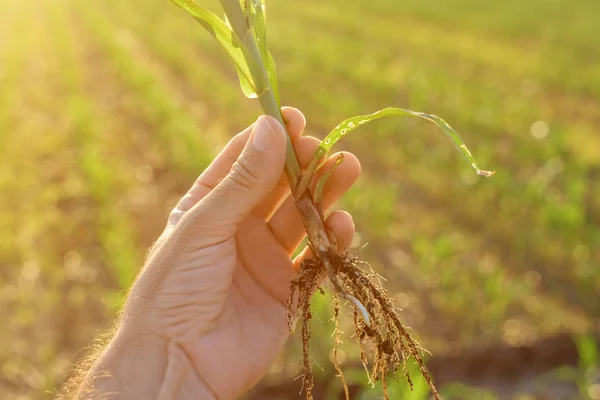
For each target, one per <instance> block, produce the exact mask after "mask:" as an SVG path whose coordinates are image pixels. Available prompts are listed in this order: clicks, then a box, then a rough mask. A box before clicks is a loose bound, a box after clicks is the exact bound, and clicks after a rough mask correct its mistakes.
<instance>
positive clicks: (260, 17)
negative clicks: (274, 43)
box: [248, 0, 279, 104]
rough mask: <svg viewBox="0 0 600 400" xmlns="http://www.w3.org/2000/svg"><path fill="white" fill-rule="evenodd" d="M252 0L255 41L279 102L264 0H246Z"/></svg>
mask: <svg viewBox="0 0 600 400" xmlns="http://www.w3.org/2000/svg"><path fill="white" fill-rule="evenodd" d="M248 1H252V2H253V8H254V10H255V12H256V17H255V19H254V26H253V27H252V29H253V31H254V35H255V37H256V41H257V42H258V50H259V51H260V58H262V60H263V64H264V66H265V71H267V78H268V79H269V84H270V85H271V89H272V90H273V95H274V96H275V99H276V100H277V103H278V104H279V85H278V83H277V69H276V68H275V60H273V56H272V55H271V52H270V51H269V49H268V47H267V18H266V14H265V2H264V0H248Z"/></svg>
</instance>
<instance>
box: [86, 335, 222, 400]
mask: <svg viewBox="0 0 600 400" xmlns="http://www.w3.org/2000/svg"><path fill="white" fill-rule="evenodd" d="M75 398H76V399H78V400H87V399H90V400H91V399H94V400H96V399H111V400H112V399H157V400H163V399H164V400H167V399H169V400H170V399H182V400H183V399H209V400H212V399H215V398H216V396H214V395H213V394H212V393H211V391H210V390H209V389H208V388H207V386H206V385H205V384H204V383H203V382H202V380H201V378H200V377H199V376H198V375H197V373H196V371H195V370H194V368H193V366H192V364H191V362H190V360H189V359H188V357H187V356H186V354H185V352H184V351H183V350H182V349H181V348H180V347H179V346H178V345H177V344H175V343H166V341H164V340H163V339H160V338H158V337H156V336H153V335H137V336H132V335H126V334H123V333H117V335H116V336H115V337H114V338H113V340H112V341H111V342H110V343H109V344H108V346H107V347H106V348H105V350H104V351H103V352H102V354H101V355H100V357H99V358H98V359H97V360H96V362H95V363H94V364H93V365H92V367H91V369H90V370H89V372H88V373H87V374H86V375H85V377H84V379H83V381H82V384H81V386H80V388H79V391H78V393H77V394H76V396H75Z"/></svg>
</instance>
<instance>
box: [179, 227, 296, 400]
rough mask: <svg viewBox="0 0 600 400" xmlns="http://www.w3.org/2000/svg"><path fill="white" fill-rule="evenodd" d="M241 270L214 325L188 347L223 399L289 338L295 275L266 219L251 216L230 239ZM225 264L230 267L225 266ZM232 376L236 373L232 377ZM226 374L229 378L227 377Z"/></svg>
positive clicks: (262, 368)
mask: <svg viewBox="0 0 600 400" xmlns="http://www.w3.org/2000/svg"><path fill="white" fill-rule="evenodd" d="M228 247H229V248H228V249H227V250H226V251H227V253H228V254H230V257H227V259H228V261H226V262H232V263H235V272H234V274H233V279H232V281H231V282H230V284H229V286H227V284H225V285H224V286H223V287H222V288H220V290H224V291H226V292H227V295H226V297H225V301H224V303H223V304H215V305H214V306H215V307H216V308H220V309H222V311H221V312H220V313H219V316H218V318H217V320H216V321H215V325H214V329H212V330H211V331H210V332H209V333H207V334H206V335H203V336H202V337H200V338H199V339H198V340H197V341H195V342H194V343H192V344H191V345H190V347H191V348H189V349H186V350H187V351H188V352H189V354H190V355H191V358H192V362H193V363H194V366H195V368H196V369H197V370H198V372H199V373H200V375H201V376H202V377H203V378H204V379H205V380H206V381H207V383H208V384H209V385H210V386H211V388H212V389H213V390H214V391H215V392H217V393H219V394H220V395H221V396H222V397H223V398H232V397H235V396H237V395H239V394H240V393H241V392H243V391H244V390H245V389H246V388H248V387H251V386H252V385H254V384H255V383H256V382H257V381H258V380H259V379H260V378H261V377H262V376H263V375H264V374H265V373H266V371H267V370H268V368H269V366H270V365H271V364H272V363H273V362H274V361H275V359H276V357H277V355H278V354H279V353H280V352H281V350H282V348H283V346H284V344H285V342H286V340H287V338H288V335H289V333H288V326H287V321H286V316H285V315H286V313H285V301H286V298H287V293H286V292H287V288H288V287H289V282H290V280H291V279H292V278H293V276H294V268H293V264H292V261H291V260H290V257H289V255H288V253H287V251H286V249H285V248H284V247H283V246H282V245H281V243H279V242H278V240H277V239H276V238H275V237H274V236H273V234H272V233H271V232H270V230H269V228H268V226H267V224H266V223H265V222H264V221H261V220H259V219H257V218H256V217H254V216H251V217H248V218H247V219H246V221H244V223H242V225H241V226H240V229H239V230H238V233H237V234H236V237H235V242H230V243H228ZM220 267H221V268H227V266H225V265H222V266H220ZM229 376H235V377H236V379H235V380H234V381H231V380H229V379H227V377H229ZM224 378H225V379H224Z"/></svg>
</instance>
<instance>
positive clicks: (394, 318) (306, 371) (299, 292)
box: [287, 253, 441, 400]
mask: <svg viewBox="0 0 600 400" xmlns="http://www.w3.org/2000/svg"><path fill="white" fill-rule="evenodd" d="M324 256H325V257H320V258H311V259H307V260H305V261H304V262H303V264H302V266H301V272H300V273H299V274H298V276H297V277H296V278H295V279H294V280H293V281H292V283H291V286H290V297H289V300H288V307H287V308H288V322H289V327H290V330H292V328H293V326H294V325H295V318H296V317H297V318H300V319H301V324H302V332H301V335H302V351H303V375H302V385H303V389H304V391H305V393H306V398H307V400H311V399H312V398H313V393H312V391H313V386H314V378H313V373H312V366H311V361H310V355H309V340H310V329H309V325H308V322H309V320H310V319H311V318H312V314H311V311H310V299H311V297H312V295H313V294H314V293H315V291H317V290H319V291H321V292H322V291H323V290H322V288H321V287H320V284H321V283H322V282H323V280H324V278H327V280H329V281H330V283H331V286H332V288H333V291H334V307H335V311H334V317H333V319H334V322H335V330H334V337H335V342H334V354H333V355H334V357H333V358H334V366H335V369H336V371H337V372H338V374H339V375H340V378H341V380H342V384H343V387H344V393H345V396H346V399H347V400H349V392H348V387H347V385H346V382H345V380H344V378H343V374H342V369H341V366H340V364H339V361H338V358H337V347H338V343H339V336H340V329H339V311H340V308H339V307H340V301H339V300H340V299H342V300H347V301H348V303H349V304H350V305H351V306H352V307H353V308H354V329H355V332H354V336H355V338H356V341H357V342H358V344H359V346H360V348H361V360H362V363H363V365H364V368H365V371H366V373H367V376H368V377H369V381H370V382H371V383H373V382H374V381H378V380H381V382H382V387H383V392H384V394H385V398H386V399H389V396H388V394H387V386H386V377H387V376H388V375H390V374H391V375H392V376H393V377H394V378H396V379H397V378H400V375H403V376H404V377H405V378H406V380H407V381H408V384H409V385H410V386H411V388H412V381H411V377H410V375H409V373H408V369H407V366H406V362H407V361H408V360H409V359H410V358H412V359H413V360H414V361H415V362H416V364H417V365H418V366H419V369H420V370H421V373H422V374H423V377H424V378H425V380H426V381H427V384H428V385H429V388H430V390H431V393H432V394H433V396H434V398H435V399H436V400H440V399H441V397H440V395H439V393H438V391H437V390H436V388H435V385H434V384H433V381H432V379H431V376H430V375H429V372H428V371H427V368H426V366H425V363H424V362H423V358H422V354H423V353H424V352H426V351H425V350H424V349H423V348H422V347H421V346H420V345H419V343H418V342H417V341H416V340H415V339H413V338H412V336H411V335H410V334H409V333H408V331H407V329H406V327H404V326H403V325H402V323H401V322H400V317H399V315H398V311H397V310H396V308H395V307H394V304H393V301H392V299H391V298H390V297H389V296H388V294H387V292H386V290H385V289H384V288H383V287H382V285H381V279H380V277H379V275H377V274H376V273H375V272H374V271H373V270H372V269H371V268H370V266H369V265H368V264H367V263H365V262H362V261H359V260H358V258H357V257H356V256H350V255H348V254H336V253H331V254H327V255H324ZM323 260H326V261H325V262H329V263H331V266H330V268H327V266H326V265H325V264H324V262H323ZM361 266H363V267H364V268H361Z"/></svg>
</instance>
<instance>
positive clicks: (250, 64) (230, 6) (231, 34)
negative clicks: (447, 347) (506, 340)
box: [171, 0, 493, 399]
mask: <svg viewBox="0 0 600 400" xmlns="http://www.w3.org/2000/svg"><path fill="white" fill-rule="evenodd" d="M171 1H172V2H173V3H175V4H176V5H178V6H180V7H181V8H183V9H184V10H185V11H187V12H188V13H189V14H190V15H191V16H192V17H193V18H194V19H195V20H196V21H197V22H199V23H200V24H201V25H202V26H203V27H204V28H206V30H207V31H208V32H209V33H210V34H211V35H212V36H213V37H214V38H215V39H216V40H217V42H218V43H219V45H220V46H221V47H222V48H223V49H224V50H225V52H226V53H227V54H228V55H229V57H230V59H231V60H232V61H233V64H234V66H235V69H236V71H237V73H238V77H239V81H240V86H241V88H242V91H243V92H244V94H245V95H246V97H248V98H251V99H257V100H258V101H259V102H260V105H261V107H262V110H263V112H264V113H265V114H267V115H270V116H272V117H274V118H276V119H277V120H278V121H279V122H280V123H281V125H282V126H283V127H284V129H285V126H286V125H285V122H284V120H283V117H282V114H281V106H280V101H279V90H278V83H277V72H276V69H275V62H274V60H273V57H272V56H271V53H270V52H269V49H268V47H267V26H266V17H265V1H264V0H220V3H221V6H222V7H223V10H224V12H225V15H224V18H221V17H219V16H218V15H216V14H214V13H212V12H210V11H208V10H207V9H205V8H204V7H201V6H200V5H198V4H197V3H196V2H195V1H194V0H171ZM391 116H414V117H419V118H423V119H426V120H429V121H431V122H433V123H434V124H436V125H437V126H438V127H440V128H441V129H442V130H443V131H444V132H445V133H446V135H447V136H448V137H449V138H450V140H451V141H452V143H454V145H455V146H456V148H457V149H458V151H459V153H460V154H461V155H462V156H463V158H464V159H465V160H466V161H467V163H468V164H469V166H470V167H471V168H472V169H473V170H474V171H475V172H476V173H477V174H479V175H482V176H491V175H493V172H492V171H484V170H481V169H480V168H479V166H478V165H477V163H476V162H475V159H474V158H473V156H472V155H471V152H470V151H469V149H468V148H467V146H466V144H465V142H464V140H463V139H462V138H461V137H460V135H459V134H458V133H457V132H456V131H455V130H454V129H452V128H451V127H450V125H448V124H447V123H446V122H445V121H444V120H442V119H441V118H439V117H437V116H435V115H431V114H425V113H421V112H416V111H411V110H407V109H402V108H394V107H388V108H384V109H382V110H379V111H377V112H374V113H372V114H367V115H359V116H355V117H352V118H348V119H346V120H344V121H342V122H341V123H340V124H338V125H337V126H336V127H335V128H333V130H331V132H329V134H328V135H327V136H326V137H325V138H324V139H323V140H322V141H321V143H320V145H319V146H318V148H317V149H316V151H315V152H314V154H313V156H312V159H311V161H310V164H309V165H308V167H307V168H306V169H305V170H304V171H303V170H302V168H301V167H300V164H299V162H298V158H297V157H296V153H295V152H294V148H293V146H292V143H291V140H289V136H288V141H287V153H286V160H285V169H284V172H285V176H286V177H287V180H288V183H289V185H290V189H291V192H292V195H293V196H294V198H295V199H296V205H297V208H298V211H299V212H300V215H301V217H302V222H303V224H304V227H305V230H306V234H307V236H308V246H309V247H310V249H311V250H312V253H313V258H310V259H307V260H305V261H304V262H303V264H302V265H301V267H300V271H299V273H298V275H297V276H296V278H295V279H294V280H293V281H292V282H291V284H290V295H289V299H288V304H287V309H288V323H289V327H290V330H293V327H294V325H295V324H296V318H299V319H301V326H302V331H301V337H302V350H303V369H304V371H303V375H302V383H303V389H304V391H305V393H306V398H307V399H312V398H313V395H312V392H313V386H314V378H313V374H312V367H311V363H310V359H309V339H310V330H309V326H308V321H309V320H310V318H311V312H310V299H311V297H312V295H313V293H315V291H317V290H321V291H322V289H321V286H320V285H321V282H323V280H326V281H328V282H329V284H330V286H331V288H332V290H333V299H334V300H333V301H334V319H335V324H336V329H335V339H334V366H335V368H336V370H337V371H338V373H339V375H340V378H341V379H342V383H343V386H344V391H345V396H346V399H349V393H348V388H347V386H346V384H345V381H344V378H343V374H342V370H341V367H340V365H339V362H338V360H337V345H338V343H339V333H340V331H339V328H338V317H339V311H340V307H339V304H340V299H342V300H345V301H346V302H348V303H349V304H350V305H351V306H352V307H353V309H354V328H355V332H354V333H355V335H354V336H355V337H356V340H357V342H358V344H359V346H360V348H361V359H362V362H363V365H364V367H365V371H366V373H367V376H368V377H369V380H370V381H371V382H373V381H375V380H381V381H382V386H383V390H384V393H385V394H386V398H388V395H387V391H386V383H385V382H386V381H385V380H386V377H387V376H388V375H389V373H392V374H393V375H394V376H398V375H400V374H402V375H404V376H405V377H406V379H407V380H408V383H409V384H410V385H411V386H412V382H411V378H410V375H409V374H408V370H407V368H406V361H407V360H408V359H410V358H412V359H414V361H415V362H416V364H417V365H418V367H419V369H420V371H421V373H422V375H423V377H424V378H425V380H426V382H427V384H428V385H429V388H430V390H431V393H432V394H433V396H434V397H435V398H436V399H440V395H439V393H438V391H437V389H436V387H435V385H434V383H433V381H432V379H431V376H430V375H429V372H428V371H427V368H426V366H425V363H424V361H423V358H422V354H423V352H424V351H425V350H424V349H423V348H421V346H420V345H419V344H418V343H417V342H416V341H415V340H414V339H413V338H412V336H411V335H410V334H409V333H408V331H407V330H406V328H405V327H404V325H403V324H402V322H401V321H400V316H399V314H398V311H397V310H396V308H395V307H394V304H393V302H392V299H391V298H390V297H389V296H388V294H387V292H386V290H385V289H384V288H383V287H382V285H381V281H380V279H379V276H378V275H377V274H376V273H375V272H373V271H372V270H371V269H370V268H369V267H368V264H366V263H364V262H362V261H360V260H359V259H358V258H357V257H356V256H354V255H349V254H347V253H340V252H338V251H337V246H336V243H335V238H334V237H333V235H331V234H330V232H328V231H327V229H326V228H325V225H324V215H323V210H322V206H321V199H322V197H323V188H324V186H325V183H326V182H327V179H328V178H329V177H330V176H331V174H332V172H333V171H334V170H335V168H336V167H337V166H339V165H340V164H341V163H342V162H343V156H339V157H338V158H337V159H336V160H335V162H334V164H333V166H332V167H331V168H330V169H329V170H327V171H324V173H323V174H321V177H320V178H319V180H318V181H317V183H316V186H315V189H314V190H313V191H311V190H310V189H309V187H310V184H311V182H312V181H313V178H314V177H315V173H316V172H317V171H318V170H319V169H320V168H321V167H322V166H323V164H324V161H325V160H326V159H327V155H328V154H329V152H330V151H331V149H332V148H333V146H334V145H335V144H336V143H337V142H338V141H340V140H341V139H342V138H343V137H344V136H346V135H347V134H348V133H350V132H351V131H353V130H355V129H356V128H358V127H360V126H361V125H363V124H365V123H367V122H370V121H373V120H376V119H379V118H384V117H391Z"/></svg>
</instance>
